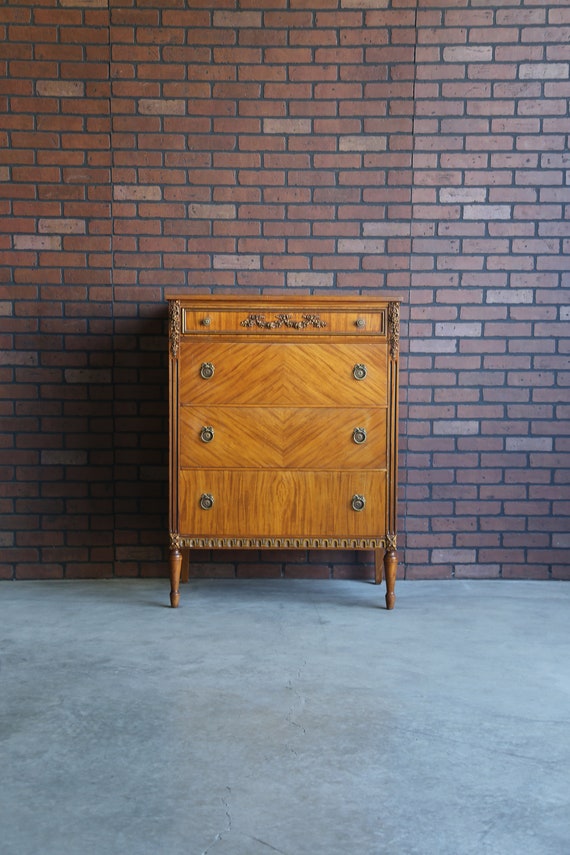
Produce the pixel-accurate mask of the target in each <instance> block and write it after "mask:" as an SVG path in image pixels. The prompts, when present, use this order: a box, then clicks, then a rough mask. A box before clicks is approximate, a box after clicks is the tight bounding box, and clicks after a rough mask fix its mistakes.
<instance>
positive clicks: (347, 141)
mask: <svg viewBox="0 0 570 855" xmlns="http://www.w3.org/2000/svg"><path fill="white" fill-rule="evenodd" d="M386 144H387V143H386V137H385V136H370V135H368V136H367V135H358V136H356V135H355V136H344V137H340V139H339V149H340V150H341V151H386Z"/></svg>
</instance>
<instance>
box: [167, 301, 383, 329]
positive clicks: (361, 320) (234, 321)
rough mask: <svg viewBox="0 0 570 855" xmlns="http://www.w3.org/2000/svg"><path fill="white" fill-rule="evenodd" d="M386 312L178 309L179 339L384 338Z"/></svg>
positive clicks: (380, 310)
mask: <svg viewBox="0 0 570 855" xmlns="http://www.w3.org/2000/svg"><path fill="white" fill-rule="evenodd" d="M386 311H387V310H386V309H385V308H382V309H378V310H377V311H371V310H366V309H365V310H363V311H358V309H357V308H355V309H354V310H346V309H343V310H342V311H329V310H325V311H320V310H316V311H310V310H299V309H291V310H290V311H288V310H287V309H284V310H283V311H281V310H278V311H277V310H274V309H266V308H255V307H254V308H252V309H246V308H244V309H226V310H219V309H207V308H204V309H195V308H191V307H189V308H187V307H185V306H182V335H185V334H196V333H208V334H210V335H212V334H214V335H215V334H216V333H232V334H233V333H236V334H243V335H248V334H249V335H252V334H256V335H268V336H269V335H275V334H278V335H298V334H299V333H303V334H304V335H331V334H338V333H344V334H350V335H366V334H368V335H386V327H387V323H386Z"/></svg>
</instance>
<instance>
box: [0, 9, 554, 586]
mask: <svg viewBox="0 0 570 855" xmlns="http://www.w3.org/2000/svg"><path fill="white" fill-rule="evenodd" d="M496 6H497V4H492V3H490V2H487V0H470V2H468V0H463V2H462V0H447V2H446V1H445V0H417V2H415V0H391V2H390V0H313V2H310V3H306V2H301V0H241V2H238V1H237V0H217V2H214V3H211V4H206V3H204V2H202V0H41V2H37V0H34V2H31V0H30V2H21V0H17V2H11V3H10V4H9V5H8V6H7V7H6V6H5V7H3V9H2V11H0V38H1V39H2V44H3V48H2V56H1V57H0V65H2V70H3V71H4V76H3V79H2V80H0V87H1V88H0V105H1V109H2V113H3V116H2V119H3V120H2V123H1V124H0V128H1V130H0V211H1V212H2V215H3V216H2V218H1V220H0V342H1V346H2V350H1V351H0V376H1V377H2V391H3V395H2V399H1V400H0V416H1V422H2V431H3V433H2V438H1V447H0V474H1V478H2V488H1V494H0V507H1V508H2V515H1V517H0V519H1V521H2V522H1V524H2V526H3V527H4V531H3V532H1V533H0V545H1V546H2V553H1V557H0V576H2V577H4V578H12V577H14V578H25V577H39V576H50V577H62V576H66V577H73V576H81V575H84V576H87V575H94V576H105V575H112V574H113V573H115V574H117V575H133V576H134V575H158V574H162V573H164V572H165V569H166V568H165V562H164V559H165V543H166V529H167V521H166V516H165V513H166V489H167V486H166V477H167V472H166V456H167V454H166V451H167V450H166V437H167V432H166V418H167V407H166V340H165V333H166V325H165V306H164V302H163V297H164V290H165V289H167V288H168V289H171V290H172V289H180V290H186V289H192V290H195V291H200V292H201V293H204V292H209V291H211V290H217V291H220V290H228V291H230V290H231V291H235V290H236V289H240V291H242V292H245V291H249V292H251V293H259V292H260V291H263V292H269V291H271V290H279V291H281V290H283V289H292V290H295V292H298V293H311V292H316V291H324V290H326V291H331V290H333V291H334V290H335V289H336V290H342V291H343V292H346V293H348V292H353V293H354V292H357V293H358V292H363V291H367V292H370V293H372V292H373V293H375V294H390V295H399V296H400V297H401V298H402V299H403V301H404V303H405V306H404V311H403V314H404V320H405V321H407V319H408V318H409V332H410V336H409V339H408V337H407V331H408V330H407V325H406V324H404V328H403V330H402V332H403V333H404V335H403V337H402V350H403V359H402V363H403V372H402V393H403V394H402V398H403V408H402V428H401V433H402V458H401V460H402V482H403V486H402V508H401V509H402V514H401V532H402V534H401V536H400V543H401V545H402V550H401V554H402V568H401V569H402V573H403V572H406V573H407V575H408V577H409V578H417V577H424V578H426V577H441V576H446V577H447V576H451V575H456V576H478V575H484V576H491V577H497V576H500V575H502V576H504V577H538V578H546V577H548V576H549V575H552V576H554V577H564V576H566V577H568V570H569V566H570V561H569V560H568V552H569V550H570V524H569V511H570V507H569V501H568V493H567V487H566V484H567V480H568V479H567V474H568V459H569V456H568V438H567V437H568V427H567V426H568V412H569V409H570V404H569V396H568V378H569V376H570V374H569V372H568V333H567V326H568V324H567V323H565V321H566V322H567V321H568V319H569V317H570V308H569V305H570V300H568V299H567V298H566V296H565V294H566V288H567V286H568V275H569V274H568V262H567V258H566V255H567V252H568V248H569V246H570V239H569V235H568V227H567V225H566V223H567V222H568V219H567V210H568V201H569V200H568V193H569V191H568V187H567V185H568V175H569V174H570V172H569V169H568V163H569V162H570V161H569V158H568V154H567V148H568V145H567V141H568V134H569V133H570V120H569V119H568V115H567V112H568V111H567V99H568V95H569V92H570V89H569V87H570V84H569V66H570V50H569V49H568V43H569V42H570V38H569V36H570V12H569V11H568V10H567V8H565V6H566V3H556V2H551V3H545V2H544V0H536V2H532V0H530V2H524V3H523V2H517V0H512V2H509V3H508V4H501V8H499V9H497V8H496ZM238 7H239V8H238ZM408 350H409V355H408ZM565 491H566V492H565ZM197 558H198V564H197V567H196V571H195V572H197V573H202V574H205V575H234V574H235V573H236V572H237V574H238V575H242V576H247V575H280V574H282V573H285V574H286V575H301V576H307V575H309V576H310V575H316V576H322V575H325V576H327V575H329V574H331V573H333V574H334V575H336V576H353V577H358V576H369V575H370V570H371V568H370V564H369V559H370V556H369V555H367V554H364V555H357V554H354V553H348V554H339V553H327V554H323V553H318V552H315V553H305V552H300V553H295V554H293V555H290V554H288V553H271V552H268V553H266V552H264V553H261V554H259V553H257V552H255V553H245V554H244V553H241V554H235V555H234V554H229V553H223V554H218V555H216V554H213V555H211V554H210V553H202V554H200V555H199V556H197Z"/></svg>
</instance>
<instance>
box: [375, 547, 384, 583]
mask: <svg viewBox="0 0 570 855" xmlns="http://www.w3.org/2000/svg"><path fill="white" fill-rule="evenodd" d="M383 560H384V550H382V549H375V550H374V584H375V585H381V584H382V579H383V576H384V564H383Z"/></svg>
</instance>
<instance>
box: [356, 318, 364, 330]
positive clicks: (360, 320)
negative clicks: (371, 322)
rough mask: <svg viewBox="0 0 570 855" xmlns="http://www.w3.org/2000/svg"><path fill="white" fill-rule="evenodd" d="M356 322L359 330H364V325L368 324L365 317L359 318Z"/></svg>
mask: <svg viewBox="0 0 570 855" xmlns="http://www.w3.org/2000/svg"><path fill="white" fill-rule="evenodd" d="M355 323H356V326H357V327H358V329H359V330H363V329H364V327H365V326H366V321H365V320H364V318H358V320H357V321H355Z"/></svg>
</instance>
